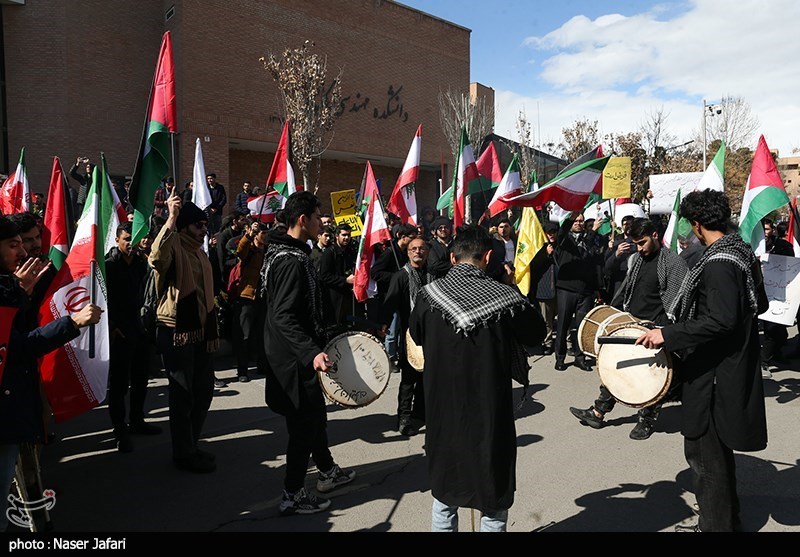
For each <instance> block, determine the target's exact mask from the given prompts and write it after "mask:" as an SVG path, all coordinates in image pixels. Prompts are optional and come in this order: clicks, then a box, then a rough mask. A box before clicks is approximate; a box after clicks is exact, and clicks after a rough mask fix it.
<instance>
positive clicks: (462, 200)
mask: <svg viewBox="0 0 800 557" xmlns="http://www.w3.org/2000/svg"><path fill="white" fill-rule="evenodd" d="M472 188H480V174H478V167H477V166H476V164H475V156H474V154H473V153H472V145H470V144H469V138H468V137H467V129H466V128H465V127H462V128H461V141H460V142H459V147H458V153H457V155H456V164H455V172H453V185H452V189H453V228H454V229H455V230H457V229H458V227H459V226H461V225H463V224H464V223H465V222H467V214H466V200H467V193H468V192H469V191H471V190H472ZM479 191H480V190H479Z"/></svg>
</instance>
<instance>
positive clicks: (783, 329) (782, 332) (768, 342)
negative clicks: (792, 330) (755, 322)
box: [761, 320, 789, 362]
mask: <svg viewBox="0 0 800 557" xmlns="http://www.w3.org/2000/svg"><path fill="white" fill-rule="evenodd" d="M761 327H762V329H763V331H764V337H763V339H762V341H761V361H762V362H770V361H771V360H772V358H773V357H775V356H776V355H777V354H778V352H779V351H780V349H781V347H782V346H784V345H785V344H786V341H787V340H788V339H789V332H788V327H787V326H786V325H781V324H780V323H772V322H771V321H763V320H762V321H761Z"/></svg>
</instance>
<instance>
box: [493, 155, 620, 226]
mask: <svg viewBox="0 0 800 557" xmlns="http://www.w3.org/2000/svg"><path fill="white" fill-rule="evenodd" d="M602 152H603V150H602V147H599V146H598V147H597V148H595V149H593V150H592V151H589V152H588V153H586V154H585V155H583V156H581V157H580V158H579V159H578V160H576V161H575V162H574V163H572V164H571V165H569V166H567V167H566V168H565V169H564V170H562V171H561V172H560V173H559V174H558V176H556V177H555V178H553V179H552V180H550V181H549V182H548V183H546V184H545V185H544V186H542V187H541V188H539V189H538V190H535V191H530V192H528V193H523V194H522V195H517V196H510V197H504V198H503V201H505V202H507V203H508V204H509V205H514V206H517V207H540V206H542V205H544V204H545V203H547V202H548V201H552V202H554V203H555V204H557V205H558V206H559V207H561V209H563V210H566V211H580V210H583V208H584V207H585V206H586V203H587V202H588V201H589V196H590V195H591V194H592V193H596V194H598V195H602V192H603V169H604V168H605V167H606V164H607V163H608V159H610V158H611V157H610V156H608V157H602V156H601V157H600V158H589V157H595V156H596V155H597V154H601V155H602ZM581 161H583V162H581Z"/></svg>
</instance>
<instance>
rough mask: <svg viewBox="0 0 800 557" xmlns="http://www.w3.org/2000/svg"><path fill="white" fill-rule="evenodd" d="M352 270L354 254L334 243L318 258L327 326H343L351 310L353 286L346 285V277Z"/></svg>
mask: <svg viewBox="0 0 800 557" xmlns="http://www.w3.org/2000/svg"><path fill="white" fill-rule="evenodd" d="M309 249H310V248H309ZM354 270H355V254H354V253H353V251H352V250H351V249H349V247H348V249H347V250H344V249H342V248H341V247H339V244H337V243H336V242H333V244H332V245H331V246H330V247H329V248H328V249H327V250H325V251H324V252H323V253H322V256H321V257H320V258H319V281H320V285H321V286H322V303H323V307H324V315H325V322H326V324H327V325H328V326H333V325H341V324H343V323H344V319H345V316H346V315H347V314H348V311H351V310H352V303H353V285H352V284H348V283H347V277H348V276H349V275H350V274H352V273H353V272H354Z"/></svg>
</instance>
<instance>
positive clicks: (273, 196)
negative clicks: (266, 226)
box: [247, 190, 286, 223]
mask: <svg viewBox="0 0 800 557" xmlns="http://www.w3.org/2000/svg"><path fill="white" fill-rule="evenodd" d="M285 204H286V199H285V198H284V197H283V196H282V195H281V194H279V193H278V192H277V191H276V190H270V191H269V192H267V193H266V194H262V195H255V196H250V197H248V198H247V208H248V209H249V210H250V216H251V217H252V218H254V219H257V220H260V221H261V222H266V223H270V222H275V214H276V213H277V212H278V211H280V210H281V207H283V206H284V205H285Z"/></svg>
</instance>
